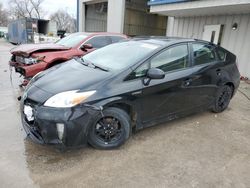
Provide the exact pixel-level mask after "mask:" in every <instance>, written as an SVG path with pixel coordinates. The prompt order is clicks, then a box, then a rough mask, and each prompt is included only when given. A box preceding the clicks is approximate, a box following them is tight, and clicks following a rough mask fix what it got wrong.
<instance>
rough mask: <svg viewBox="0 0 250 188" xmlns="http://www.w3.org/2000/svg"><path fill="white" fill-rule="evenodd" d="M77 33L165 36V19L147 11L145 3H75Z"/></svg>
mask: <svg viewBox="0 0 250 188" xmlns="http://www.w3.org/2000/svg"><path fill="white" fill-rule="evenodd" d="M77 4H78V9H77V11H78V13H77V20H78V30H79V31H87V32H91V31H108V32H117V33H124V34H127V35H131V36H134V35H166V28H167V17H166V16H161V15H157V14H151V13H150V12H149V6H148V5H147V0H77Z"/></svg>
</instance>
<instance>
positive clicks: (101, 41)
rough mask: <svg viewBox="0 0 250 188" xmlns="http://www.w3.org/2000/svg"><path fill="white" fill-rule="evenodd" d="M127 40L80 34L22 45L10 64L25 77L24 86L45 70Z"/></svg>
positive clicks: (104, 35)
mask: <svg viewBox="0 0 250 188" xmlns="http://www.w3.org/2000/svg"><path fill="white" fill-rule="evenodd" d="M126 38H127V36H126V35H122V34H116V33H80V32H78V33H74V34H71V35H69V36H67V37H65V38H63V39H61V40H59V41H57V42H56V43H51V44H24V45H20V46H18V47H16V48H14V49H12V50H11V51H10V52H11V54H12V57H11V60H10V62H9V64H10V66H12V67H14V68H15V71H16V72H18V73H20V74H21V75H22V76H23V77H24V82H23V84H22V85H26V84H27V83H28V80H29V79H31V78H32V77H33V76H34V75H36V74H37V73H39V72H41V71H43V70H46V69H48V68H50V67H52V66H54V65H57V64H59V63H62V62H65V61H67V60H70V59H72V58H74V57H81V56H83V55H85V54H87V53H89V52H91V51H93V50H95V49H98V48H102V47H104V46H107V45H109V44H112V43H116V42H119V41H121V40H123V39H126Z"/></svg>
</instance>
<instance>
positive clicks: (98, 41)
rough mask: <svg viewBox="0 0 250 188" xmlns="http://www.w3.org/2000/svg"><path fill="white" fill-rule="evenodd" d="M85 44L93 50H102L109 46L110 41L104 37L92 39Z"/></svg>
mask: <svg viewBox="0 0 250 188" xmlns="http://www.w3.org/2000/svg"><path fill="white" fill-rule="evenodd" d="M86 44H91V45H92V46H93V48H102V47H104V46H107V45H109V44H111V39H110V38H109V37H106V36H100V37H94V38H92V39H90V40H88V41H87V42H86Z"/></svg>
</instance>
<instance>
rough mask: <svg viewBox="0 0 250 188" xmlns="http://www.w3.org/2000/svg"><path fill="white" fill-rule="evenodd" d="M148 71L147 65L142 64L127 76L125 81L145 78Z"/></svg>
mask: <svg viewBox="0 0 250 188" xmlns="http://www.w3.org/2000/svg"><path fill="white" fill-rule="evenodd" d="M148 69H149V63H144V64H142V65H141V66H139V67H138V68H137V69H136V70H135V71H133V72H132V73H131V74H130V75H129V76H128V78H127V80H133V79H136V78H141V77H144V76H146V74H147V71H148Z"/></svg>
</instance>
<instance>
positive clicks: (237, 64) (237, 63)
mask: <svg viewBox="0 0 250 188" xmlns="http://www.w3.org/2000/svg"><path fill="white" fill-rule="evenodd" d="M236 66H237V68H238V69H239V61H238V58H237V57H236Z"/></svg>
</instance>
